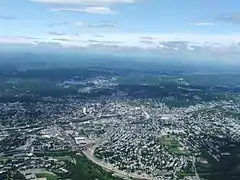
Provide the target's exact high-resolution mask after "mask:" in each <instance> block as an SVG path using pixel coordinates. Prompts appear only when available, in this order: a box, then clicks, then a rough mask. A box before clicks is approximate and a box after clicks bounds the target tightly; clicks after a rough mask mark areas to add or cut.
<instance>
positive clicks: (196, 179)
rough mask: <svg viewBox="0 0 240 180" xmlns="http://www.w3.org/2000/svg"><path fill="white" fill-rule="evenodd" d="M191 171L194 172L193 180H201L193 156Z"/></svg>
mask: <svg viewBox="0 0 240 180" xmlns="http://www.w3.org/2000/svg"><path fill="white" fill-rule="evenodd" d="M193 169H194V172H195V180H201V178H200V177H199V175H198V172H197V168H196V158H195V156H193Z"/></svg>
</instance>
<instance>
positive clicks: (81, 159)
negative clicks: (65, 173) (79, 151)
mask: <svg viewBox="0 0 240 180" xmlns="http://www.w3.org/2000/svg"><path fill="white" fill-rule="evenodd" d="M73 158H75V159H76V165H74V164H72V163H71V164H69V167H68V170H69V172H70V174H69V177H66V178H69V179H71V180H80V179H86V180H96V179H98V180H120V178H117V177H113V176H112V173H111V172H107V171H105V170H103V169H102V168H101V167H100V166H97V165H95V164H94V163H92V162H91V161H89V160H88V159H87V158H86V157H85V156H83V155H75V156H74V157H73Z"/></svg>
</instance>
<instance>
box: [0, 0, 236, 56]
mask: <svg viewBox="0 0 240 180" xmlns="http://www.w3.org/2000/svg"><path fill="white" fill-rule="evenodd" d="M239 7H240V1H239V0H1V1H0V44H1V46H2V47H3V46H6V45H9V44H11V45H12V44H13V45H19V46H21V45H32V46H35V47H38V46H39V45H41V47H42V46H46V47H49V46H57V47H62V48H75V49H90V50H107V51H120V52H126V51H128V52H131V51H133V50H139V51H142V50H143V51H148V52H156V53H160V54H163V55H166V56H188V57H196V56H198V57H201V58H219V57H221V58H222V57H226V59H228V58H235V59H237V58H238V57H240V8H239ZM14 47H18V46H14Z"/></svg>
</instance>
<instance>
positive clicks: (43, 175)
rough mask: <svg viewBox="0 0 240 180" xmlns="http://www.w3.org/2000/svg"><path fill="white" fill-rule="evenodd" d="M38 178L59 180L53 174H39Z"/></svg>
mask: <svg viewBox="0 0 240 180" xmlns="http://www.w3.org/2000/svg"><path fill="white" fill-rule="evenodd" d="M36 176H37V178H47V180H57V179H58V177H57V176H56V175H54V174H52V173H37V174H36Z"/></svg>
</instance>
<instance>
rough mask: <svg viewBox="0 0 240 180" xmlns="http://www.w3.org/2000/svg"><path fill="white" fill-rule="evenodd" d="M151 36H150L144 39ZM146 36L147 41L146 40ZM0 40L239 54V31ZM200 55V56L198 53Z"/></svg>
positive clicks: (3, 40)
mask: <svg viewBox="0 0 240 180" xmlns="http://www.w3.org/2000/svg"><path fill="white" fill-rule="evenodd" d="M146 37H151V38H146ZM146 39H147V40H146ZM0 43H2V44H3V43H5V44H35V45H36V44H43V43H45V44H47V43H49V44H58V45H61V46H62V47H64V48H80V49H81V48H87V49H89V50H90V49H91V48H92V49H91V50H94V49H101V50H103V49H104V50H106V51H112V50H113V51H122V52H124V51H130V50H138V51H148V52H151V51H153V52H159V53H160V54H167V55H179V54H181V55H182V54H184V55H186V54H191V56H194V55H195V56H196V57H198V56H199V55H204V56H205V55H206V57H207V54H218V55H219V54H221V55H222V56H223V55H224V56H225V57H231V54H239V57H240V46H239V43H240V34H232V35H217V34H211V35H210V34H208V35H203V34H137V33H135V34H130V33H126V34H124V33H103V34H101V36H96V34H84V33H83V34H79V35H57V34H56V35H51V34H46V35H45V36H44V37H41V38H39V37H0ZM201 57H202V56H201Z"/></svg>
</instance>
